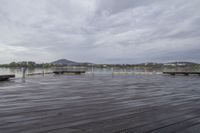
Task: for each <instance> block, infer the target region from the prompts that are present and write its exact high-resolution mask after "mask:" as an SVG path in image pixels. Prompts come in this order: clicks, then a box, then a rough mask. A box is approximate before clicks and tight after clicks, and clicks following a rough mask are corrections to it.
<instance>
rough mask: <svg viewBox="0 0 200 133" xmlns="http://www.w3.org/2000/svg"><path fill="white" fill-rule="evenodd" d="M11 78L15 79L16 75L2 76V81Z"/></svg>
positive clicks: (0, 78) (0, 79) (0, 77)
mask: <svg viewBox="0 0 200 133" xmlns="http://www.w3.org/2000/svg"><path fill="white" fill-rule="evenodd" d="M10 78H15V75H0V81H7V80H9V79H10Z"/></svg>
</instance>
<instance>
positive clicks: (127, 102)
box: [0, 75, 200, 133]
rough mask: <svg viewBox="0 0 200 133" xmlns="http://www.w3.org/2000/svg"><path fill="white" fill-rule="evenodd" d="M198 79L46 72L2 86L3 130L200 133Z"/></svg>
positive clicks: (0, 118) (0, 128)
mask: <svg viewBox="0 0 200 133" xmlns="http://www.w3.org/2000/svg"><path fill="white" fill-rule="evenodd" d="M199 80H200V78H199V76H196V77H195V76H194V77H183V76H180V77H178V76H176V77H171V76H163V75H154V76H152V75H146V76H143V75H137V76H116V77H110V76H94V77H92V76H88V75H69V76H66V75H61V76H55V75H54V76H52V75H48V76H45V77H42V76H33V77H28V78H27V79H26V81H25V80H21V79H16V80H15V81H9V82H3V83H1V84H0V133H112V132H113V133H146V132H148V133H149V132H150V133H171V132H177V133H199V131H200V82H199Z"/></svg>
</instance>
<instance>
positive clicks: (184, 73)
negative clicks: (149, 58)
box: [163, 72, 200, 76]
mask: <svg viewBox="0 0 200 133" xmlns="http://www.w3.org/2000/svg"><path fill="white" fill-rule="evenodd" d="M163 74H169V75H186V76H188V75H200V72H163Z"/></svg>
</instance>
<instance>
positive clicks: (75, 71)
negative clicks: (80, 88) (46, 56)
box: [53, 70, 85, 74]
mask: <svg viewBox="0 0 200 133" xmlns="http://www.w3.org/2000/svg"><path fill="white" fill-rule="evenodd" d="M53 73H54V74H65V73H66V74H82V73H85V71H78V70H70V71H69V70H61V71H53Z"/></svg>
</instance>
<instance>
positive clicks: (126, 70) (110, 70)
mask: <svg viewBox="0 0 200 133" xmlns="http://www.w3.org/2000/svg"><path fill="white" fill-rule="evenodd" d="M77 69H78V68H77ZM53 70H55V68H48V69H41V68H32V69H27V71H26V74H33V73H48V72H52V71H53ZM85 70H86V71H87V73H88V74H98V75H101V74H102V75H104V74H113V73H114V74H118V73H120V74H122V73H124V74H128V73H129V74H130V73H131V74H137V73H139V74H157V73H161V72H163V71H171V72H174V71H185V72H188V71H193V72H194V71H195V72H200V70H199V68H196V69H194V68H193V69H191V68H189V67H177V68H156V69H155V68H150V67H149V68H147V67H144V68H141V67H133V68H111V67H110V68H85ZM3 74H15V75H16V77H20V78H21V77H22V76H23V71H22V69H19V68H17V69H16V68H0V75H3Z"/></svg>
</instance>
